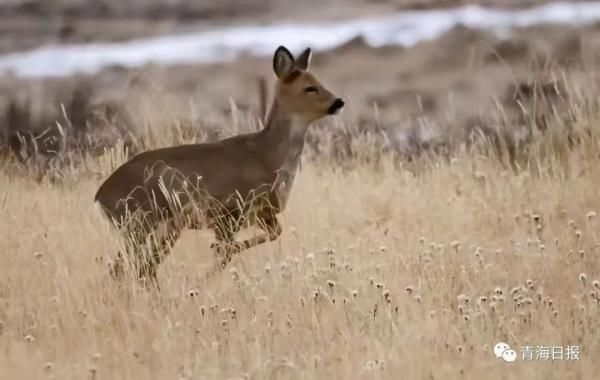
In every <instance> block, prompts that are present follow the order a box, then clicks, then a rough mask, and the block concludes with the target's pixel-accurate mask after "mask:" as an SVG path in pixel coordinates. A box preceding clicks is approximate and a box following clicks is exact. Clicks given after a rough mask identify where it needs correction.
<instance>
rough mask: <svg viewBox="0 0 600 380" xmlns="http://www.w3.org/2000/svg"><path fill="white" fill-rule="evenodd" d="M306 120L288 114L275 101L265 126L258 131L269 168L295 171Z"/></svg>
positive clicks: (300, 153)
mask: <svg viewBox="0 0 600 380" xmlns="http://www.w3.org/2000/svg"><path fill="white" fill-rule="evenodd" d="M309 124H310V123H308V122H306V121H303V120H301V119H300V118H298V117H294V116H290V115H289V114H288V113H286V112H285V111H284V110H283V109H282V108H281V106H280V105H279V104H278V103H277V101H275V102H274V103H273V106H272V107H271V112H270V113H269V117H268V119H267V123H266V126H265V128H264V129H263V130H262V131H260V132H259V138H260V139H261V146H262V147H264V148H263V149H264V150H263V152H262V153H263V154H264V155H265V158H266V163H267V165H268V167H269V169H270V170H273V171H278V170H286V171H295V170H296V169H297V167H298V164H299V162H300V157H301V155H302V151H303V150H304V142H305V138H306V132H307V130H308V127H309Z"/></svg>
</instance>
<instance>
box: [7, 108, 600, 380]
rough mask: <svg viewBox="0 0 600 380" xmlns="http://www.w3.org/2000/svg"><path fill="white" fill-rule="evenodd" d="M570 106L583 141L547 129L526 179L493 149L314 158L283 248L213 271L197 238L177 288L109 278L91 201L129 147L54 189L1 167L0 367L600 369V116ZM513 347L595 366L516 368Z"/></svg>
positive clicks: (445, 374)
mask: <svg viewBox="0 0 600 380" xmlns="http://www.w3.org/2000/svg"><path fill="white" fill-rule="evenodd" d="M594 102H595V101H594ZM573 110H574V111H576V118H575V119H576V120H575V123H574V124H573V125H572V128H574V129H573V130H574V131H575V133H580V136H584V137H585V138H584V139H583V141H582V143H581V144H579V145H577V146H576V147H574V148H572V149H570V150H567V149H566V148H565V147H566V146H567V143H566V135H565V133H564V131H563V132H561V130H560V129H557V130H555V131H550V132H548V133H546V134H544V135H542V136H538V138H537V139H536V140H534V141H533V142H532V144H531V145H530V147H529V150H528V153H527V154H526V156H525V159H526V160H525V161H522V162H521V164H522V165H524V167H523V168H522V169H521V170H520V171H518V172H516V173H515V172H513V171H512V170H506V169H505V167H506V166H504V165H502V164H501V163H500V162H499V161H498V160H496V159H494V158H493V155H489V154H485V150H481V151H480V153H477V152H476V151H470V152H466V151H465V152H463V153H460V152H459V153H457V154H456V155H455V156H454V157H453V158H452V159H451V160H450V161H448V160H442V159H436V158H434V159H430V160H425V159H423V160H417V161H416V162H413V163H412V164H411V165H406V166H402V165H401V167H398V165H395V164H394V163H393V162H392V158H391V157H387V156H386V155H383V156H380V157H379V161H377V162H376V163H375V164H373V163H370V164H365V163H364V162H365V161H358V160H356V161H354V162H348V163H347V164H348V165H347V166H346V168H348V169H349V170H341V169H340V168H339V167H337V166H334V165H332V164H331V163H330V162H329V161H328V160H326V159H319V158H318V157H312V158H311V156H310V155H309V157H307V160H306V161H305V163H304V165H303V167H302V170H301V173H300V175H299V178H298V181H297V184H296V186H295V188H294V191H293V193H292V198H291V201H290V204H289V209H288V210H287V211H286V212H285V213H284V215H283V224H284V233H283V235H282V237H281V238H280V239H279V240H278V241H276V242H274V243H271V244H267V245H265V246H263V247H260V248H255V249H252V250H250V251H247V252H245V253H243V254H242V255H240V256H238V257H236V258H235V259H234V260H233V262H232V263H231V265H230V266H229V267H228V268H227V269H226V270H225V271H224V272H222V273H220V274H219V275H217V276H216V277H213V278H211V279H209V280H205V275H206V273H207V272H208V271H209V269H210V268H211V266H212V265H213V257H212V253H211V251H210V250H209V248H208V246H209V244H210V242H211V239H212V236H210V235H209V234H205V233H199V232H188V233H186V234H185V235H184V236H183V239H181V240H180V241H179V243H178V244H177V246H176V247H175V250H174V252H173V254H172V256H170V257H169V258H168V260H167V262H166V263H165V264H164V265H163V266H162V267H161V269H160V273H159V281H160V282H161V287H162V288H161V292H160V293H158V292H147V291H145V290H143V289H141V288H139V287H138V286H137V285H136V284H135V283H133V282H132V283H129V282H126V283H125V285H124V286H122V287H119V286H118V285H117V284H116V283H115V282H114V281H113V280H112V279H111V278H110V277H109V276H108V263H109V262H110V260H111V259H112V258H114V254H115V252H116V251H117V250H118V248H119V245H120V244H121V243H120V240H119V238H118V236H117V234H116V233H115V231H114V230H112V228H111V226H109V224H108V223H107V222H106V221H105V220H104V219H103V217H102V216H101V214H100V212H99V210H98V209H97V208H96V207H95V205H94V204H93V202H92V199H93V194H94V192H95V191H96V189H97V187H98V185H99V184H100V182H101V180H102V178H104V177H105V176H106V175H107V174H108V173H110V171H111V170H112V169H113V168H114V167H115V166H116V165H118V164H119V163H120V162H122V161H123V160H124V159H125V157H123V155H122V154H119V153H117V150H113V151H112V152H111V151H107V152H106V153H105V154H104V155H103V156H101V157H99V158H92V157H83V158H82V162H81V163H80V164H79V166H77V167H74V166H73V167H63V168H62V169H60V170H61V171H62V174H63V176H62V177H61V179H60V180H59V181H54V182H52V183H50V182H47V181H45V180H43V181H42V182H38V181H37V180H36V179H35V178H34V177H33V176H32V175H28V174H27V173H24V172H22V170H21V169H16V168H15V167H14V166H13V165H12V164H10V163H8V162H4V163H3V164H2V168H1V169H0V183H1V184H2V186H1V187H0V231H1V238H0V261H1V262H2V265H1V266H0V352H1V353H2V354H1V355H0V378H2V379H379V378H381V379H458V378H461V379H481V378H486V379H508V378H510V379H512V378H515V379H516V378H524V379H593V378H594V377H595V375H594V374H595V373H597V372H598V370H599V364H598V362H597V361H596V358H597V356H598V354H600V343H598V331H599V330H598V328H599V327H600V315H599V313H598V302H599V300H600V282H599V281H600V260H599V259H600V258H599V254H600V253H599V251H598V247H599V245H598V231H599V229H598V228H599V225H598V223H600V220H599V218H600V216H597V212H598V211H599V208H600V202H599V201H598V184H599V183H600V168H599V166H598V165H597V164H596V163H597V160H598V156H597V152H598V141H600V140H597V138H596V137H597V135H596V131H597V128H598V122H597V115H598V114H597V113H596V111H595V110H597V107H596V106H595V105H594V104H591V103H589V104H587V106H585V107H583V106H581V105H577V104H573ZM237 120H238V123H240V124H242V123H246V121H244V120H243V118H241V117H239V118H238V119H237ZM330 124H331V125H330V127H331V128H341V127H342V125H340V123H336V122H331V123H330ZM238 127H239V128H240V129H243V128H247V127H248V126H238ZM586 131H587V132H586ZM584 132H585V133H584ZM590 133H591V134H590ZM161 138H162V139H163V140H161ZM171 138H172V136H161V135H155V136H154V138H153V139H149V140H147V141H151V142H150V143H149V144H150V145H163V144H165V143H166V141H167V140H168V139H171ZM525 164H527V165H525ZM498 341H505V342H508V343H509V344H510V345H511V346H512V347H513V348H514V349H515V350H519V348H521V347H523V346H533V347H535V346H563V347H566V346H568V345H576V346H578V347H579V348H580V352H581V353H580V360H572V361H567V360H563V361H557V360H555V361H543V360H533V361H523V360H521V358H520V357H519V360H518V361H517V362H516V363H512V364H509V363H505V362H503V361H502V360H501V359H496V358H495V356H494V355H493V352H492V347H493V346H494V344H495V343H496V342H498ZM518 354H519V356H520V355H521V353H520V352H519V353H518Z"/></svg>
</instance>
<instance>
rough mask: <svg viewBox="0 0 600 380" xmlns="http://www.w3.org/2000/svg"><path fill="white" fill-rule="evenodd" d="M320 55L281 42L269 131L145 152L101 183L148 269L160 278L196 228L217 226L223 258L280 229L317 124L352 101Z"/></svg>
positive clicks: (142, 271) (141, 271) (118, 266)
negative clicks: (334, 87)
mask: <svg viewBox="0 0 600 380" xmlns="http://www.w3.org/2000/svg"><path fill="white" fill-rule="evenodd" d="M310 59H311V49H310V48H307V49H306V50H305V51H304V52H303V53H302V54H301V55H300V56H298V57H297V58H296V59H295V58H294V57H293V55H292V54H291V53H290V51H289V50H288V49H286V48H285V47H283V46H280V47H279V48H277V50H276V51H275V54H274V56H273V70H274V72H275V74H276V77H277V78H276V79H277V80H276V83H275V93H274V94H275V96H274V99H273V101H272V105H271V109H270V112H269V115H268V118H267V121H266V124H265V127H264V128H263V129H262V130H261V131H259V132H256V133H249V134H243V135H238V136H234V137H230V138H227V139H224V140H221V141H218V142H215V143H200V144H189V145H180V146H173V147H168V148H162V149H156V150H150V151H146V152H143V153H140V154H138V155H137V156H134V157H133V158H131V159H130V160H129V161H127V162H126V163H124V164H123V165H121V166H120V167H119V168H117V169H116V170H115V171H114V172H113V173H112V174H111V175H110V176H109V177H108V179H106V181H105V182H104V183H103V184H102V185H101V186H100V188H99V189H98V192H97V193H96V196H95V200H96V201H97V202H99V203H100V205H101V207H102V209H103V210H104V212H105V214H106V215H107V216H108V217H109V218H110V219H112V220H113V222H115V224H116V225H117V227H118V228H119V229H120V230H121V231H122V232H123V233H124V234H125V235H126V236H127V237H128V238H129V242H130V243H131V244H130V247H129V248H131V249H132V251H131V252H129V253H130V258H131V259H132V261H131V262H132V264H133V266H134V268H135V269H136V275H137V276H138V279H140V280H150V281H152V282H153V284H154V285H155V286H157V287H158V283H157V282H156V271H157V267H158V265H159V264H160V262H161V260H162V259H163V258H164V256H165V255H167V254H168V253H169V252H170V250H171V249H172V248H173V245H174V244H175V242H176V240H177V239H178V237H179V235H180V233H181V232H182V231H183V230H184V229H186V228H188V229H212V230H214V232H215V238H216V243H213V244H211V248H212V249H214V250H215V253H216V255H217V259H218V260H220V261H219V264H220V267H221V268H223V267H224V266H225V265H227V263H228V262H229V261H230V260H231V256H232V255H233V254H235V253H238V252H240V251H242V250H244V249H248V248H250V247H253V246H256V245H259V244H263V243H265V242H268V241H273V240H275V239H277V238H278V236H279V235H280V234H281V230H282V229H281V226H280V224H279V222H278V220H277V216H276V215H277V214H279V213H280V212H282V211H283V210H284V208H285V206H286V203H287V201H288V197H289V194H290V190H291V187H292V184H293V182H294V177H295V175H296V172H297V170H298V166H299V163H300V156H301V153H302V150H303V148H304V142H305V136H306V132H307V129H308V126H309V125H310V124H311V123H312V122H314V121H316V120H318V119H321V118H323V117H325V116H327V115H334V114H337V113H338V111H340V110H341V109H342V108H343V107H344V101H343V100H342V99H340V98H338V97H336V96H334V95H333V94H332V93H331V92H329V91H328V90H327V89H326V88H325V87H323V85H321V84H320V83H319V82H318V81H317V79H316V78H315V77H314V76H313V75H312V74H311V73H310V72H309V71H308V69H309V65H310ZM251 225H255V226H259V227H260V228H261V229H262V230H263V232H264V233H263V234H261V235H258V236H255V237H253V238H251V239H247V240H243V241H239V242H237V241H236V240H235V235H236V233H237V232H238V231H239V230H240V229H241V228H242V227H247V226H251ZM144 249H146V250H144ZM145 253H146V254H145ZM122 259H123V256H122V254H121V253H120V252H119V254H118V257H117V260H116V261H115V264H114V265H113V266H112V268H111V274H112V275H113V276H117V277H120V276H121V275H122V274H123V260H122Z"/></svg>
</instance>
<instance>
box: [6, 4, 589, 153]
mask: <svg viewBox="0 0 600 380" xmlns="http://www.w3.org/2000/svg"><path fill="white" fill-rule="evenodd" d="M550 3H551V2H550V1H545V0H524V1H508V0H481V1H475V0H473V1H468V0H465V1H460V0H456V1H454V0H447V1H444V0H396V1H378V0H347V1H346V0H345V1H341V0H320V1H313V0H307V1H291V0H252V1H251V0H235V1H234V0H219V1H216V0H208V1H192V0H162V1H161V0H148V1H141V0H135V1H128V2H125V1H116V0H102V1H96V0H30V1H25V0H21V1H19V0H0V62H1V61H2V57H4V56H6V55H7V54H11V53H18V52H22V51H27V50H30V49H36V48H39V47H44V46H61V45H65V46H66V45H69V44H89V43H97V42H124V41H131V40H134V39H141V38H152V37H159V36H169V35H177V34H185V33H192V32H202V31H211V30H214V29H215V28H217V27H218V28H222V27H228V26H236V25H250V26H252V25H270V24H277V23H283V22H286V23H312V22H320V23H323V22H324V23H326V22H327V21H333V20H353V19H361V18H363V19H364V18H365V17H380V16H385V15H390V14H393V13H394V12H405V11H427V10H436V9H440V10H442V9H444V10H448V9H454V8H456V7H462V6H466V5H480V6H484V7H493V8H497V9H499V10H500V9H502V10H507V9H527V8H530V7H538V6H543V5H547V4H550ZM588 3H590V4H591V3H592V2H588ZM288 37H289V36H288ZM289 38H295V37H294V36H292V37H289ZM298 38H300V36H298ZM284 42H285V41H282V43H284ZM599 47H600V26H599V24H596V23H587V24H585V25H584V24H579V23H577V22H576V20H574V22H572V23H571V24H568V25H567V24H562V25H558V24H553V23H541V24H537V25H533V26H528V27H525V28H520V29H514V30H512V31H511V33H510V35H500V34H499V33H494V32H492V31H485V30H475V29H469V28H466V27H463V26H460V25H458V26H456V27H454V28H452V29H451V30H449V31H448V32H447V33H444V34H443V35H441V36H439V37H437V38H434V39H428V40H423V41H420V42H419V43H417V44H416V45H415V46H411V47H402V46H381V47H373V46H371V45H369V44H367V43H365V41H364V40H362V39H360V38H358V39H354V40H350V41H347V42H346V43H344V44H343V45H342V46H338V47H336V48H335V49H332V50H328V51H319V52H317V53H316V54H315V56H314V61H313V70H314V71H315V72H316V73H317V74H318V76H319V78H321V79H322V81H323V82H324V83H325V84H326V85H327V86H328V87H330V88H331V89H332V90H333V91H335V92H337V93H339V94H340V95H342V96H344V97H345V98H347V99H348V100H349V103H348V104H349V107H348V108H347V110H346V111H345V113H344V115H343V116H342V120H343V127H340V126H337V127H336V126H330V125H329V126H328V125H320V129H321V130H324V131H326V132H327V133H328V134H329V135H330V137H331V139H332V141H335V143H334V144H333V147H334V148H333V149H334V151H332V152H330V153H332V154H333V155H334V156H335V157H337V158H343V157H345V156H347V155H349V154H356V153H357V152H356V151H355V150H356V149H357V148H355V147H353V146H352V144H351V143H350V142H349V139H350V137H349V136H351V135H352V136H354V135H356V134H359V135H365V134H372V136H373V137H372V140H371V141H372V142H373V144H374V145H373V146H377V147H378V149H379V148H381V150H385V149H395V150H397V151H400V152H401V153H403V154H415V153H418V152H420V151H422V150H423V149H429V148H433V149H437V150H438V151H444V152H447V151H448V150H451V149H452V145H453V144H454V143H453V141H458V142H461V143H462V142H464V141H466V140H467V139H469V136H471V137H472V135H473V134H474V133H475V132H476V134H484V135H486V136H488V137H492V138H495V139H497V138H498V137H501V136H503V137H505V138H507V139H509V141H510V144H513V145H516V144H519V143H520V142H522V141H526V140H527V139H528V138H530V137H531V135H532V133H531V126H532V125H533V126H535V127H539V128H542V129H546V128H547V127H548V126H549V125H551V124H552V123H553V122H555V121H556V120H558V121H560V122H561V123H562V122H563V121H564V120H565V119H568V118H569V117H572V115H571V111H572V110H573V108H574V106H573V105H574V104H576V102H577V101H581V102H583V101H584V99H590V97H593V96H594V94H595V91H596V89H595V86H594V83H595V81H596V79H597V78H596V77H597V75H596V73H595V72H596V70H595V69H596V67H597V66H598V63H599V62H600V61H599V59H600V56H599V53H598V52H599V51H600V49H599ZM131 49H135V45H132V47H131ZM61 64H62V62H60V60H58V61H57V60H54V61H53V60H49V61H47V62H44V63H43V65H48V66H54V65H56V66H60V65H61ZM0 68H1V63H0ZM265 83H266V84H267V90H269V89H270V85H271V83H272V73H271V63H270V57H268V56H262V57H261V56H253V55H244V54H242V55H241V56H239V57H238V58H237V59H235V60H233V61H228V62H214V63H210V62H209V63H194V62H186V63H179V64H177V63H174V64H171V65H168V66H165V65H160V64H157V63H151V62H148V63H146V64H143V65H141V66H139V67H133V68H131V67H129V68H128V67H123V66H119V65H112V66H107V67H104V68H103V69H102V70H100V71H98V72H94V73H88V74H73V75H70V76H63V77H44V76H37V77H34V78H33V77H30V78H28V77H23V76H19V75H16V74H14V73H11V72H10V71H4V73H3V74H0V132H1V133H0V144H1V146H2V147H3V150H4V151H12V152H16V153H17V156H18V157H21V159H22V161H23V162H24V161H26V160H27V157H29V156H31V155H32V154H33V153H32V152H34V151H41V152H42V153H43V155H44V156H53V155H54V156H55V155H57V154H58V153H57V152H59V151H70V150H72V149H75V148H76V147H83V148H85V149H88V150H90V151H92V152H93V151H94V150H96V151H98V152H100V151H102V149H103V148H104V147H106V146H107V145H111V144H115V143H116V142H117V141H120V140H122V139H125V140H126V141H127V139H128V136H131V135H136V134H138V135H139V134H140V133H152V132H153V131H157V130H162V129H164V128H168V129H173V130H176V131H177V133H174V137H173V141H163V142H161V143H162V144H169V143H181V142H184V141H201V140H211V139H212V140H214V139H218V138H222V137H226V136H229V135H231V134H232V133H236V132H239V130H240V129H242V130H243V129H248V128H259V126H258V125H256V122H257V121H258V120H259V119H260V118H261V117H262V116H263V114H264V112H265V111H264V108H265V102H267V100H268V96H269V92H268V91H267V93H266V95H265V93H264V91H262V92H261V84H262V85H263V86H264V84H265ZM574 102H575V103H574ZM241 119H243V120H248V121H250V122H249V123H240V122H239V121H240V120H241ZM326 123H332V121H327V122H326ZM253 125H254V126H253ZM311 141H313V142H315V139H314V138H313V140H311ZM32 145H33V146H34V147H33V148H32V147H31V146H32ZM313 145H314V146H316V147H317V146H318V144H317V143H315V144H313ZM141 148H142V147H141V146H138V147H135V146H131V149H133V150H136V149H141Z"/></svg>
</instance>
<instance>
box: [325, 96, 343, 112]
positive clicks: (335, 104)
mask: <svg viewBox="0 0 600 380" xmlns="http://www.w3.org/2000/svg"><path fill="white" fill-rule="evenodd" d="M344 104H345V103H344V101H343V100H342V99H340V98H337V99H336V100H334V101H333V104H332V105H331V106H330V107H329V110H327V112H329V114H330V115H335V114H336V113H338V111H339V110H341V109H342V108H343V107H344Z"/></svg>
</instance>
